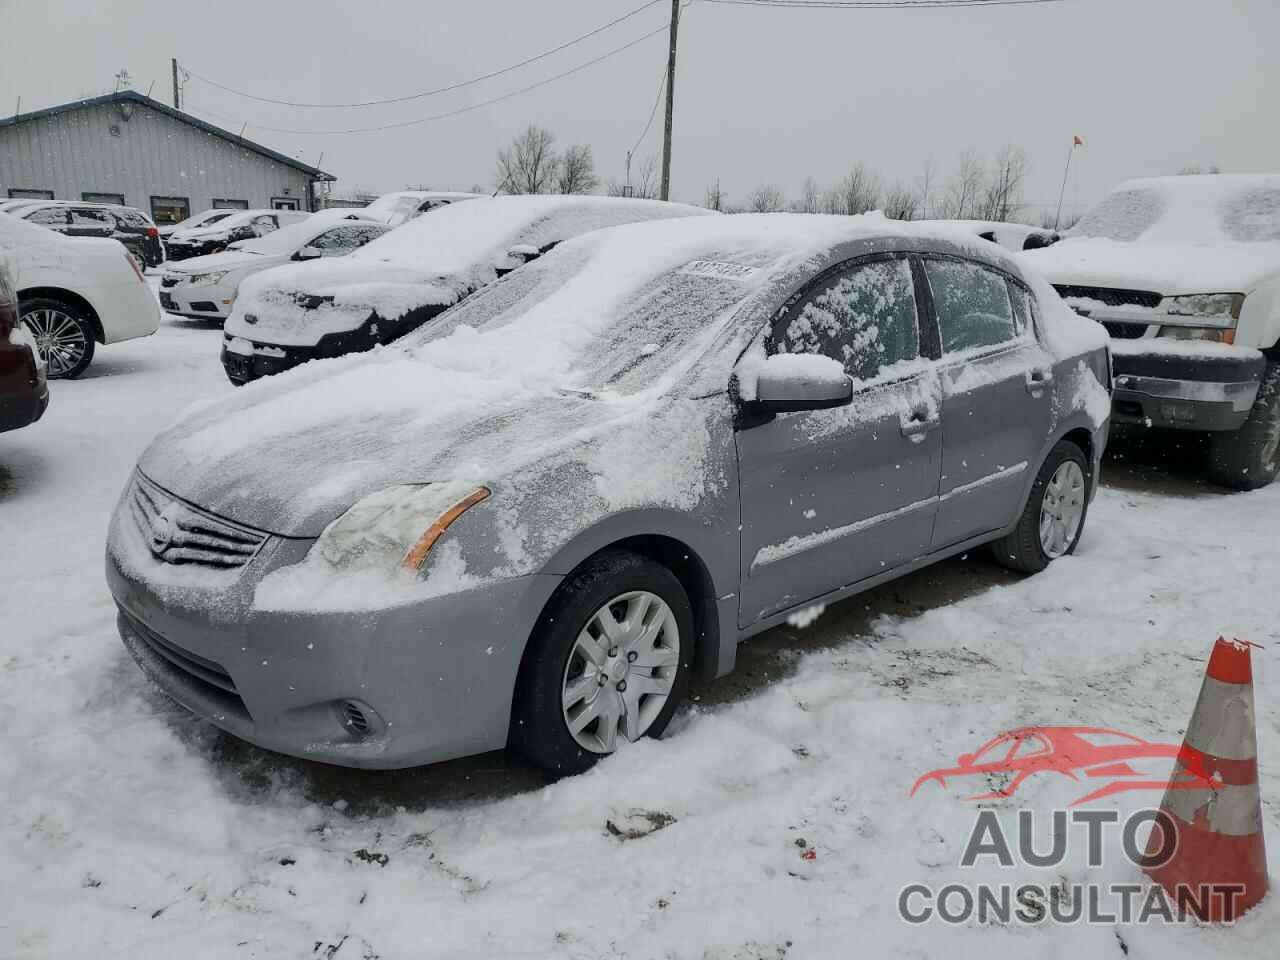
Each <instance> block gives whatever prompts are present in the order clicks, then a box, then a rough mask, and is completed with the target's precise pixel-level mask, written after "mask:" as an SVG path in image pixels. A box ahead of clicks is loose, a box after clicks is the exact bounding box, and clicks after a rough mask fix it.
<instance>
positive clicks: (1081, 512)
mask: <svg viewBox="0 0 1280 960" xmlns="http://www.w3.org/2000/svg"><path fill="white" fill-rule="evenodd" d="M1068 464H1074V469H1073V468H1072V467H1069V466H1068ZM1063 481H1067V482H1063ZM1091 482H1092V481H1091V478H1090V476H1089V461H1088V460H1087V459H1086V457H1085V454H1084V451H1083V450H1081V449H1080V448H1079V447H1078V446H1076V445H1075V444H1074V443H1072V442H1071V441H1070V440H1060V441H1058V443H1057V444H1056V445H1055V446H1054V448H1053V449H1052V450H1050V451H1049V455H1048V456H1047V457H1045V460H1044V463H1043V464H1041V466H1040V472H1039V473H1037V474H1036V482H1035V483H1034V484H1032V486H1031V496H1029V497H1028V498H1027V505H1026V507H1025V508H1024V509H1023V511H1022V516H1021V517H1020V518H1019V519H1018V525H1017V526H1016V527H1014V529H1013V532H1012V533H1010V534H1009V535H1008V536H1006V537H1003V538H1001V539H1000V540H997V541H996V542H995V543H993V544H992V545H991V551H992V553H993V555H994V556H995V560H996V562H997V563H999V564H1000V565H1001V566H1004V567H1008V568H1009V569H1010V570H1017V571H1018V572H1020V573H1039V572H1040V571H1041V570H1043V569H1044V568H1045V567H1047V566H1049V564H1050V563H1052V562H1053V561H1054V560H1056V559H1057V558H1058V557H1065V556H1069V555H1070V554H1072V553H1074V552H1075V549H1076V545H1077V544H1078V543H1079V542H1080V535H1081V534H1082V533H1083V532H1084V523H1085V519H1086V517H1087V516H1088V513H1089V484H1090V483H1091ZM1055 487H1057V489H1055ZM1046 510H1047V511H1048V515H1049V517H1050V518H1052V517H1059V518H1061V517H1063V516H1066V517H1067V518H1068V521H1069V522H1062V521H1059V522H1058V523H1056V524H1055V523H1053V522H1049V526H1050V528H1051V532H1050V534H1049V541H1048V542H1046V536H1045V535H1044V534H1043V533H1042V526H1043V525H1044V524H1045V523H1046V520H1045V517H1046ZM1071 526H1074V529H1069V527H1071Z"/></svg>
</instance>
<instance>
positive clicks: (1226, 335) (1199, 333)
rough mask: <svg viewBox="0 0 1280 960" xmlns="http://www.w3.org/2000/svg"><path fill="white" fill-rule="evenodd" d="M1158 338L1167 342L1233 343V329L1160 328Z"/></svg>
mask: <svg viewBox="0 0 1280 960" xmlns="http://www.w3.org/2000/svg"><path fill="white" fill-rule="evenodd" d="M1160 336H1162V337H1165V338H1166V339H1169V340H1208V341H1209V342H1210V343H1235V342H1236V332H1235V330H1234V329H1225V328H1223V327H1161V328H1160Z"/></svg>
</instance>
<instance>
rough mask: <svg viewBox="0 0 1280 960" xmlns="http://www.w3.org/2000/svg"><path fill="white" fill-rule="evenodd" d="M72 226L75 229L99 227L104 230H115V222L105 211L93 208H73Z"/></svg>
mask: <svg viewBox="0 0 1280 960" xmlns="http://www.w3.org/2000/svg"><path fill="white" fill-rule="evenodd" d="M71 225H72V226H73V227H99V228H101V229H102V230H114V229H115V220H114V218H113V217H112V216H111V215H110V214H109V213H107V211H105V210H95V209H94V208H92V207H72V208H71Z"/></svg>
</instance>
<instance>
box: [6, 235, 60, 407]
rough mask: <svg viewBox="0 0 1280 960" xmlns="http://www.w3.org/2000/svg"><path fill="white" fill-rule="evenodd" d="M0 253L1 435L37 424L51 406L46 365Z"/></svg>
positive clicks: (8, 267)
mask: <svg viewBox="0 0 1280 960" xmlns="http://www.w3.org/2000/svg"><path fill="white" fill-rule="evenodd" d="M10 270H11V268H10V266H9V264H8V262H7V261H6V259H5V257H4V256H3V254H2V253H0V432H3V431H5V430H16V429H17V428H18V427H25V426H26V425H27V424H29V423H35V422H36V421H37V420H39V419H40V417H41V416H42V415H43V414H44V411H45V407H47V406H48V405H49V384H48V382H47V381H46V379H45V370H44V363H43V362H41V360H40V354H39V353H38V352H37V351H36V349H35V346H36V345H35V343H34V342H33V341H32V339H31V335H30V334H29V333H27V331H26V329H25V328H24V327H22V326H20V325H19V324H18V294H17V291H16V290H15V288H14V283H13V276H12V275H11V272H10Z"/></svg>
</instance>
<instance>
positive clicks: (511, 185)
mask: <svg viewBox="0 0 1280 960" xmlns="http://www.w3.org/2000/svg"><path fill="white" fill-rule="evenodd" d="M555 143H556V138H555V135H554V134H553V133H552V132H551V131H550V130H547V129H545V128H543V127H539V126H536V125H535V124H532V123H531V124H529V126H528V127H526V128H525V131H524V132H523V133H522V134H520V135H519V136H518V137H516V138H515V139H514V140H512V141H511V146H509V147H507V148H506V149H505V150H499V151H498V189H499V190H502V191H504V192H506V193H546V192H547V191H548V190H550V189H551V188H552V186H554V184H555V180H556V174H557V172H558V171H559V169H560V158H559V156H557V154H556V150H555Z"/></svg>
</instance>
